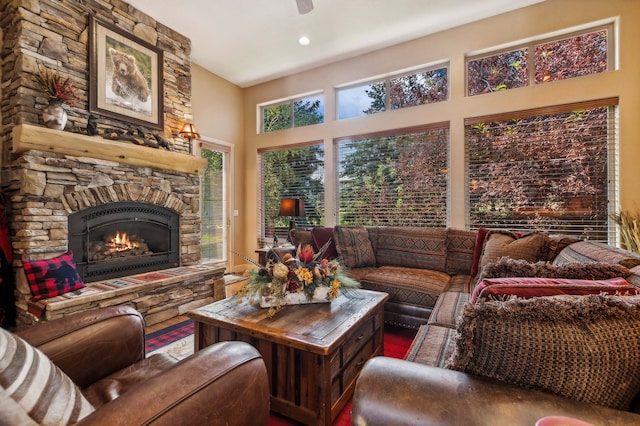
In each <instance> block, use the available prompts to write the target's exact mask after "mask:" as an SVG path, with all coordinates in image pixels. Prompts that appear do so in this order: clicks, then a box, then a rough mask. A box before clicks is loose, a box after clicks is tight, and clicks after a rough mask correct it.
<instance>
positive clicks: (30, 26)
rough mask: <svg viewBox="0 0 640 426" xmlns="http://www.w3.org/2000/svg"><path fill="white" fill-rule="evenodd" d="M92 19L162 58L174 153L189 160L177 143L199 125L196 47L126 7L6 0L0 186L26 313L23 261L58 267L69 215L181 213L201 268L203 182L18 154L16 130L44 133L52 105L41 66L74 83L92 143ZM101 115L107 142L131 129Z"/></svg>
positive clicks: (75, 121) (0, 21) (1, 14)
mask: <svg viewBox="0 0 640 426" xmlns="http://www.w3.org/2000/svg"><path fill="white" fill-rule="evenodd" d="M90 15H94V16H95V17H96V18H97V19H99V20H100V21H101V22H104V23H106V24H109V25H112V26H115V27H117V28H119V29H121V30H124V31H125V32H127V33H129V34H132V35H134V36H136V37H138V38H140V39H142V40H144V41H145V42H147V43H149V44H151V45H153V46H156V47H158V48H160V49H161V50H162V52H163V63H162V74H163V76H162V77H163V83H164V89H163V90H164V92H163V93H162V94H161V98H162V99H163V109H164V116H163V121H164V133H163V134H162V135H161V136H163V137H164V139H166V140H169V142H170V144H171V150H172V151H175V152H179V153H184V154H188V153H189V146H188V145H189V144H188V141H186V140H183V139H182V138H179V137H176V136H174V135H176V134H177V132H178V131H179V130H180V128H181V126H182V124H184V123H185V122H186V121H191V118H192V110H191V64H190V59H189V56H190V53H191V42H190V40H189V39H188V38H186V37H184V36H182V35H181V34H178V33H177V32H175V31H173V30H172V29H170V28H167V27H166V26H164V25H162V24H161V23H159V22H156V21H155V20H154V19H153V18H152V17H150V16H147V15H145V14H143V13H141V12H140V11H138V10H137V9H135V8H134V7H132V6H130V5H129V4H127V3H125V2H123V1H121V0H0V61H1V62H0V77H1V78H0V143H1V147H2V152H1V160H2V181H1V186H2V190H3V195H4V202H5V207H6V212H7V218H8V222H9V227H10V233H11V241H12V246H13V251H14V268H15V270H16V286H17V289H18V291H17V294H16V296H17V297H16V299H17V307H18V308H19V310H20V311H21V312H22V313H23V314H24V313H26V304H27V302H28V300H29V298H30V294H29V289H28V286H26V281H25V277H24V271H23V270H22V259H41V258H50V257H53V256H56V255H58V254H60V253H62V252H65V251H66V250H67V249H68V246H67V244H68V239H67V234H68V231H67V222H68V218H67V216H68V214H69V213H71V212H73V211H78V210H81V209H83V208H86V207H89V206H95V205H98V204H102V203H107V202H111V201H142V202H149V203H154V204H159V205H162V206H163V207H167V208H171V209H174V210H176V211H178V212H179V213H180V244H181V253H180V261H181V265H194V264H197V263H199V261H200V176H199V175H197V174H188V173H179V172H174V171H167V170H160V169H153V168H149V167H141V166H128V165H124V164H120V163H118V162H113V161H104V160H99V159H95V158H91V155H90V154H91V153H90V151H87V155H86V157H83V158H78V157H72V156H69V155H64V154H59V153H53V152H41V151H33V150H32V151H27V152H25V153H23V154H16V153H12V152H11V145H12V130H13V128H14V126H16V125H19V124H33V125H43V122H42V118H41V109H42V108H43V107H44V106H46V105H47V103H48V100H47V98H46V97H45V95H44V94H43V93H42V91H41V89H40V88H39V87H38V85H37V80H36V73H37V72H38V69H39V68H38V67H39V66H40V65H44V66H45V67H47V68H50V69H53V70H55V71H56V72H57V73H58V74H60V75H61V76H62V78H65V79H66V78H69V79H70V81H71V82H72V83H73V84H74V85H75V86H76V87H77V89H76V95H77V96H78V97H79V99H78V100H77V101H76V102H75V104H74V106H71V107H70V106H65V108H66V110H67V113H68V116H69V120H68V122H67V126H66V128H65V132H75V133H82V134H85V132H86V130H85V129H86V126H87V119H88V117H89V111H88V110H89V100H88V95H89V51H88V46H89V19H90ZM94 114H95V115H97V116H98V123H99V132H100V133H101V134H104V133H105V129H123V130H129V129H130V128H132V127H133V126H132V125H131V124H130V123H127V122H125V121H118V120H114V119H111V118H108V117H106V116H101V115H99V114H96V113H94ZM142 130H143V131H144V132H145V133H147V134H150V133H154V134H157V133H158V131H157V130H154V129H145V128H143V129H142ZM117 143H122V144H127V143H129V142H126V141H122V142H120V141H118V142H117ZM146 149H149V150H154V148H146ZM158 300H160V299H158ZM157 309H161V308H160V307H158V308H157Z"/></svg>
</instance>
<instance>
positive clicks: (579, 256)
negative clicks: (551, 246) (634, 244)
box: [553, 240, 640, 288]
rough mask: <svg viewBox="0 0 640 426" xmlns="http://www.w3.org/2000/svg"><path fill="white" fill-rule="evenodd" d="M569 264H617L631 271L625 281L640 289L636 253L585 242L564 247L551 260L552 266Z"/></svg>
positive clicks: (603, 244) (639, 270)
mask: <svg viewBox="0 0 640 426" xmlns="http://www.w3.org/2000/svg"><path fill="white" fill-rule="evenodd" d="M570 262H603V263H617V264H619V265H622V266H625V267H627V268H629V269H631V272H633V274H632V275H630V276H628V277H626V280H627V281H628V282H629V283H631V284H632V285H634V286H635V287H637V288H640V255H638V254H637V253H633V252H631V251H628V250H624V249H621V248H617V247H614V246H610V245H608V244H605V243H597V242H593V241H589V240H585V241H578V242H577V243H573V244H571V245H569V246H567V247H565V248H564V249H562V251H561V252H560V253H559V254H558V255H557V256H556V258H555V259H554V260H553V264H554V265H564V264H567V263H570Z"/></svg>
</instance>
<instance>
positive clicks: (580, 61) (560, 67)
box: [535, 30, 608, 83]
mask: <svg viewBox="0 0 640 426" xmlns="http://www.w3.org/2000/svg"><path fill="white" fill-rule="evenodd" d="M607 51H608V48H607V30H600V31H595V32H592V33H589V34H583V35H579V36H576V37H571V38H566V39H563V40H557V41H552V42H549V43H543V44H539V45H537V46H536V50H535V52H536V55H535V66H536V68H535V73H536V79H535V81H536V83H546V82H548V81H556V80H564V79H565V78H573V77H579V76H581V75H589V74H598V73H601V72H605V71H606V70H607V69H608V64H607Z"/></svg>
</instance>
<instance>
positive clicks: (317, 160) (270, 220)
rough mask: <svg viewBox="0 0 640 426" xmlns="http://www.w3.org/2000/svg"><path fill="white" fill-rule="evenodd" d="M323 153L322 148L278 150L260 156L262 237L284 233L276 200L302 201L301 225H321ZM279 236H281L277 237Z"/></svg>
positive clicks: (286, 219)
mask: <svg viewBox="0 0 640 426" xmlns="http://www.w3.org/2000/svg"><path fill="white" fill-rule="evenodd" d="M323 170H324V149H323V146H322V145H310V146H306V147H302V148H292V149H280V150H274V151H268V152H265V153H263V154H262V179H263V180H262V192H263V196H264V213H265V214H264V221H265V222H264V229H265V236H267V235H273V234H274V232H275V231H276V229H285V228H287V227H288V224H289V219H290V218H289V217H280V216H278V212H279V210H280V199H282V198H301V199H302V200H304V208H305V215H306V216H305V217H304V218H300V219H299V220H302V221H304V222H305V225H309V226H312V225H321V224H323V223H324V172H323ZM281 235H282V234H281Z"/></svg>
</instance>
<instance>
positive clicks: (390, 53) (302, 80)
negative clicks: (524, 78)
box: [193, 0, 640, 253]
mask: <svg viewBox="0 0 640 426" xmlns="http://www.w3.org/2000/svg"><path fill="white" fill-rule="evenodd" d="M603 21H615V22H616V28H617V30H618V31H619V33H618V46H619V52H620V53H619V57H618V59H619V66H618V67H617V69H616V70H615V71H612V72H608V73H603V74H599V75H593V76H586V77H581V78H575V79H570V80H565V81H558V82H553V83H547V84H543V85H536V86H532V87H527V88H520V89H514V90H510V91H505V92H498V93H493V94H489V95H483V96H476V97H465V96H464V87H465V84H464V83H465V73H464V69H465V66H464V58H465V55H467V54H469V53H474V52H477V51H479V50H483V49H488V48H492V47H497V46H501V45H504V44H510V43H512V42H515V41H522V40H526V39H530V38H537V37H539V36H543V35H545V34H551V33H554V32H557V31H564V30H566V29H568V28H573V27H579V26H585V25H589V24H592V23H601V22H603ZM638 22H640V2H639V1H636V0H609V1H606V2H604V1H601V0H547V1H546V2H544V3H540V4H537V5H534V6H531V7H528V8H524V9H520V10H517V11H514V12H510V13H507V14H504V15H500V16H497V17H493V18H490V19H486V20H482V21H479V22H476V23H472V24H468V25H464V26H461V27H457V28H454V29H451V30H448V31H444V32H441V33H438V34H434V35H431V36H427V37H423V38H420V39H417V40H413V41H411V42H408V43H404V44H401V45H397V46H392V47H389V48H386V49H382V50H379V51H376V52H373V53H370V54H366V55H363V56H359V57H357V58H353V59H350V60H344V61H340V62H337V63H334V64H331V65H328V66H324V67H320V68H317V69H313V70H310V71H307V72H302V73H298V74H295V75H292V76H289V77H285V78H281V79H278V80H274V81H271V82H267V83H264V84H260V85H257V86H253V87H250V88H247V89H244V92H243V95H244V111H243V115H244V143H245V152H244V163H243V164H242V167H240V168H237V169H236V177H237V176H240V175H241V176H242V178H243V179H244V182H245V185H244V187H243V190H244V191H246V194H245V195H244V200H245V203H243V204H241V206H242V211H243V215H242V216H241V217H240V219H241V221H242V224H243V231H244V232H242V233H239V234H237V236H238V238H240V239H242V242H241V243H240V241H238V243H240V245H241V246H243V247H246V248H248V249H251V248H252V247H255V245H256V237H257V234H258V230H257V216H256V213H257V202H256V200H258V191H257V179H258V177H257V175H256V155H257V150H258V149H259V148H263V147H271V146H277V145H283V144H291V143H299V142H305V141H312V140H324V143H325V160H326V161H327V165H326V170H327V181H326V189H327V197H326V198H327V201H328V202H327V216H326V217H327V219H326V221H327V224H328V225H332V224H334V223H335V218H334V217H333V216H332V215H331V214H330V213H332V212H333V205H332V202H333V199H334V197H333V195H334V194H333V187H334V182H333V180H332V176H333V167H334V165H333V163H332V158H333V150H332V148H333V147H332V140H333V138H335V137H340V136H345V135H354V134H361V133H368V132H373V131H380V130H385V129H392V128H399V127H405V126H412V125H418V124H425V123H434V122H439V121H450V122H451V158H450V162H451V168H450V170H451V192H452V200H451V205H450V210H451V223H450V225H451V226H456V227H464V226H465V211H464V209H465V203H464V190H465V184H464V135H463V130H464V129H463V122H464V119H465V118H466V117H474V116H482V115H486V114H494V113H501V112H506V111H517V110H522V109H529V108H535V107H542V106H549V105H557V104H564V103H570V102H578V101H584V100H589V99H599V98H607V97H612V96H619V97H620V103H619V105H620V108H619V111H620V115H619V130H620V180H621V185H620V186H621V194H620V198H621V200H620V201H621V206H622V208H623V209H635V207H636V205H638V206H640V195H637V193H636V190H635V189H636V188H635V187H636V185H637V183H638V182H640V168H639V167H637V165H636V164H637V163H638V161H639V160H640V144H639V143H638V141H639V139H640V126H638V125H637V121H638V117H640V96H639V95H640V78H639V75H640V73H639V70H640V49H638V46H637V41H638V40H640V27H639V26H638V25H637V23H638ZM310 48H313V46H312V45H311V46H310ZM439 61H449V62H450V71H449V72H450V75H449V77H450V99H449V101H447V102H442V103H438V104H432V105H424V106H419V107H413V108H407V109H403V110H395V111H389V112H384V113H380V114H376V115H372V116H367V117H359V118H352V119H347V120H340V121H337V120H334V119H333V117H334V116H335V112H334V106H333V105H334V96H333V90H334V87H335V86H339V85H342V84H345V83H348V82H353V81H357V80H361V79H366V78H369V77H372V76H377V75H383V74H385V73H393V72H395V71H397V70H401V69H404V68H410V67H414V66H417V65H420V64H429V63H433V62H439ZM198 75H199V73H196V72H195V71H194V79H195V78H197V76H198ZM317 90H322V91H324V93H325V105H326V109H325V117H326V118H325V123H323V124H318V125H313V126H308V127H303V128H296V129H291V130H286V131H279V132H274V133H270V134H264V135H260V134H256V111H257V108H256V104H259V103H262V102H268V101H271V100H275V99H281V98H286V97H289V96H295V95H298V94H301V93H308V92H313V91H317ZM199 96H200V94H199V93H198V92H197V90H195V87H194V95H193V98H194V115H195V114H196V111H198V108H196V98H198V97H199ZM198 114H200V112H199V111H198ZM199 125H201V124H199ZM246 253H249V252H248V251H247V252H246Z"/></svg>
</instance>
